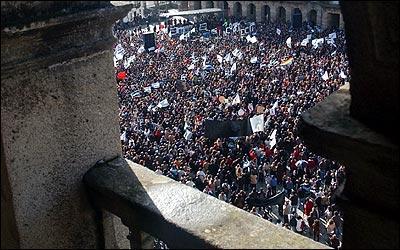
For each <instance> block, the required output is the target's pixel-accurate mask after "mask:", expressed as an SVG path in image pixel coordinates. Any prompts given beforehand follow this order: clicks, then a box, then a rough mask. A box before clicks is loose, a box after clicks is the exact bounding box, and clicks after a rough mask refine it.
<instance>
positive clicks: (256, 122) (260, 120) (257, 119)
mask: <svg viewBox="0 0 400 250" xmlns="http://www.w3.org/2000/svg"><path fill="white" fill-rule="evenodd" d="M250 124H251V129H252V130H253V133H254V132H264V114H261V115H255V116H253V117H252V118H250Z"/></svg>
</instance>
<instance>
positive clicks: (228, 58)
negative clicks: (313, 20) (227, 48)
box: [224, 53, 231, 62]
mask: <svg viewBox="0 0 400 250" xmlns="http://www.w3.org/2000/svg"><path fill="white" fill-rule="evenodd" d="M224 60H225V62H230V61H231V53H228V54H227V55H226V56H225V57H224Z"/></svg>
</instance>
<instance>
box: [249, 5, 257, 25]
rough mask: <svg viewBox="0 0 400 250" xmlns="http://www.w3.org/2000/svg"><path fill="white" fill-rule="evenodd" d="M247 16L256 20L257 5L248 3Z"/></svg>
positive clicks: (251, 19)
mask: <svg viewBox="0 0 400 250" xmlns="http://www.w3.org/2000/svg"><path fill="white" fill-rule="evenodd" d="M247 17H248V19H249V20H250V21H253V22H254V21H255V20H256V6H255V5H254V4H252V3H251V4H249V5H247Z"/></svg>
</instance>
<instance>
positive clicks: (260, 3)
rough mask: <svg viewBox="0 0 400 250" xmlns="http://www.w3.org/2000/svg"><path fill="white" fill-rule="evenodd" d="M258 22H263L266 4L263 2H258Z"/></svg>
mask: <svg viewBox="0 0 400 250" xmlns="http://www.w3.org/2000/svg"><path fill="white" fill-rule="evenodd" d="M255 5H256V22H261V21H262V16H261V15H262V14H263V8H264V4H263V2H256V3H255Z"/></svg>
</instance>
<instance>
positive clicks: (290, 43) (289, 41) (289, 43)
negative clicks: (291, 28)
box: [286, 37, 292, 48]
mask: <svg viewBox="0 0 400 250" xmlns="http://www.w3.org/2000/svg"><path fill="white" fill-rule="evenodd" d="M286 45H287V46H288V47H289V48H292V38H291V37H289V38H288V39H286Z"/></svg>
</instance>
